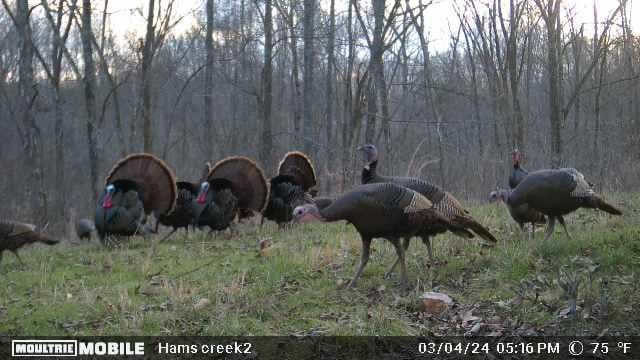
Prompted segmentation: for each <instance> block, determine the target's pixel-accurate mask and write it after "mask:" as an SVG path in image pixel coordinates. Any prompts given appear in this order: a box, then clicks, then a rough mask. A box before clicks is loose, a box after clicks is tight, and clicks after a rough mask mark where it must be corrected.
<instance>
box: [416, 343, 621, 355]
mask: <svg viewBox="0 0 640 360" xmlns="http://www.w3.org/2000/svg"><path fill="white" fill-rule="evenodd" d="M631 350H632V343H631V342H620V341H619V342H613V343H608V342H594V341H588V340H583V341H579V340H573V341H569V340H567V341H558V342H553V341H551V342H549V341H547V342H526V341H523V342H420V343H418V352H419V353H420V354H424V355H447V354H460V355H473V354H490V353H491V354H495V355H500V354H510V355H516V354H519V355H536V354H548V355H553V354H555V355H560V354H564V355H572V356H579V355H582V354H583V353H585V354H599V355H606V354H608V353H609V352H615V353H619V354H625V355H629V354H631Z"/></svg>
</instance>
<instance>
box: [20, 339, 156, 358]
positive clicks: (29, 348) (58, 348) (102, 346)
mask: <svg viewBox="0 0 640 360" xmlns="http://www.w3.org/2000/svg"><path fill="white" fill-rule="evenodd" d="M86 355H92V356H95V355H97V356H121V355H134V356H142V355H144V343H143V342H84V341H81V342H78V340H12V341H11V356H12V357H22V356H37V357H45V356H54V357H62V356H86Z"/></svg>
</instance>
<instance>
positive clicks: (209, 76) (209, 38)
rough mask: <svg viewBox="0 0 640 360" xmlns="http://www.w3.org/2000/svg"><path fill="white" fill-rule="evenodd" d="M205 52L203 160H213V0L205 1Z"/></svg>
mask: <svg viewBox="0 0 640 360" xmlns="http://www.w3.org/2000/svg"><path fill="white" fill-rule="evenodd" d="M205 48H206V52H207V56H206V60H205V61H206V63H205V69H204V124H205V129H206V130H207V131H206V134H205V141H204V143H205V149H206V150H205V151H206V154H205V159H207V160H211V159H213V158H214V153H213V151H214V150H213V144H214V142H215V139H216V136H215V134H214V133H213V122H214V120H213V111H212V108H213V0H207V35H206V38H205Z"/></svg>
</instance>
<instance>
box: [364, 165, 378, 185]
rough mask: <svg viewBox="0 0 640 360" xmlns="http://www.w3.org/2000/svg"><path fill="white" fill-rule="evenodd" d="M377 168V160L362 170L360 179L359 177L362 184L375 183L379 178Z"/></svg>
mask: <svg viewBox="0 0 640 360" xmlns="http://www.w3.org/2000/svg"><path fill="white" fill-rule="evenodd" d="M377 167H378V160H376V161H373V162H370V163H369V166H368V168H367V166H365V167H364V168H362V177H361V183H362V184H368V183H370V182H377V181H376V180H378V179H379V178H380V177H379V176H378V172H377V171H376V168H377Z"/></svg>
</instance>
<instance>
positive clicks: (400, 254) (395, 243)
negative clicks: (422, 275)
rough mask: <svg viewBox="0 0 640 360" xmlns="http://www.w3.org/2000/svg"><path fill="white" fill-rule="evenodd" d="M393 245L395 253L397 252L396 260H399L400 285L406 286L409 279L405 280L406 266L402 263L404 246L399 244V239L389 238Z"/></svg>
mask: <svg viewBox="0 0 640 360" xmlns="http://www.w3.org/2000/svg"><path fill="white" fill-rule="evenodd" d="M390 241H391V243H392V244H393V246H394V247H395V248H396V253H397V254H398V261H400V285H401V286H402V287H407V285H408V284H409V281H408V280H407V267H406V265H405V263H404V248H403V246H402V245H401V244H400V240H398V239H391V240H390Z"/></svg>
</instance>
